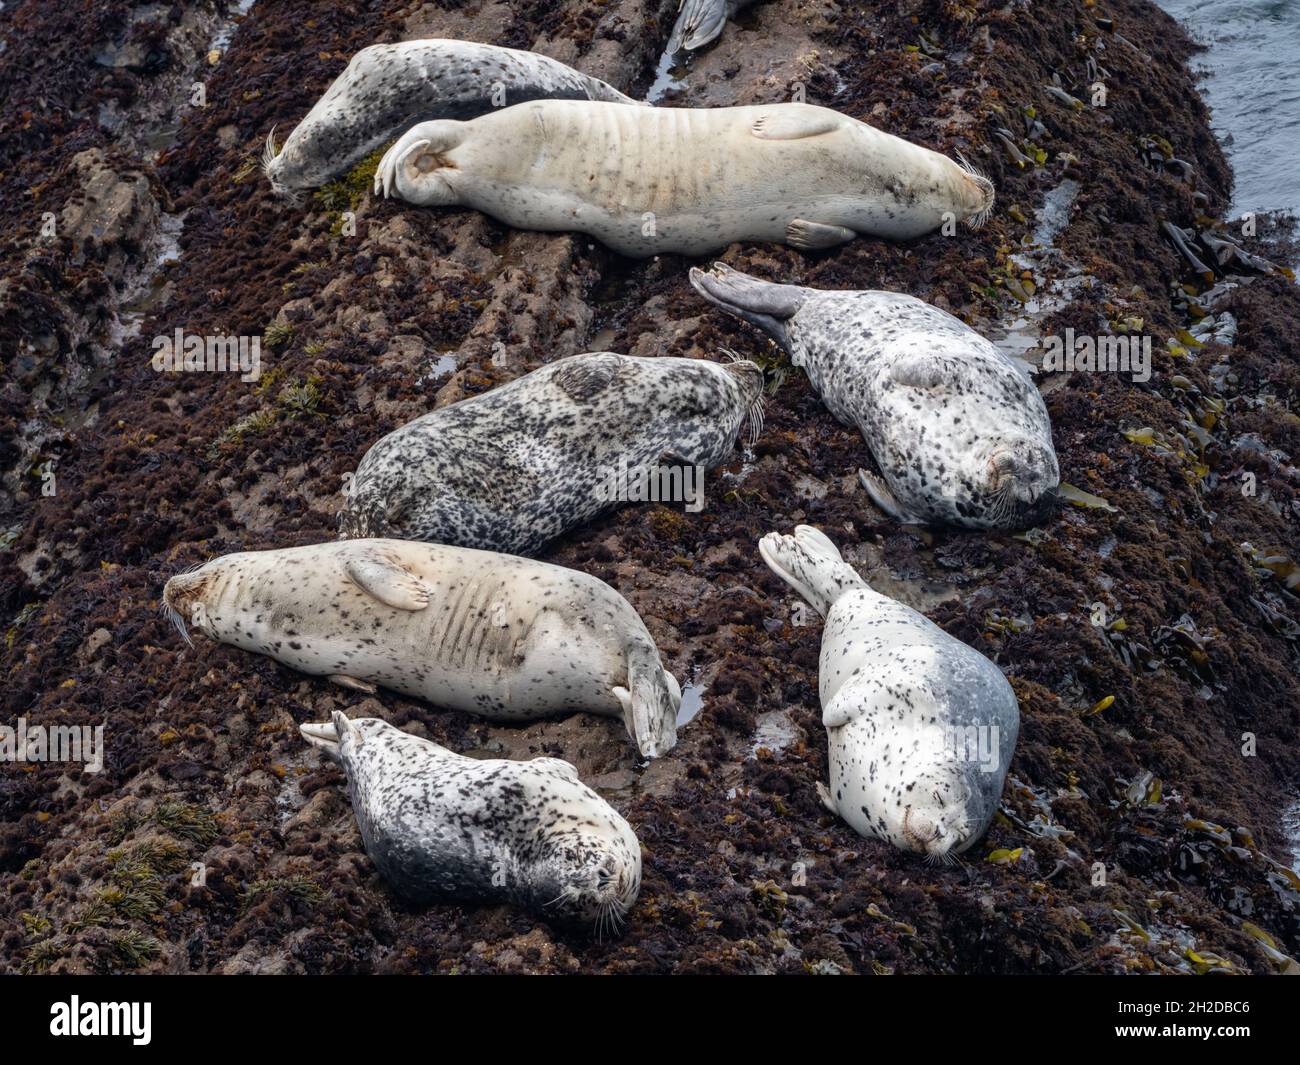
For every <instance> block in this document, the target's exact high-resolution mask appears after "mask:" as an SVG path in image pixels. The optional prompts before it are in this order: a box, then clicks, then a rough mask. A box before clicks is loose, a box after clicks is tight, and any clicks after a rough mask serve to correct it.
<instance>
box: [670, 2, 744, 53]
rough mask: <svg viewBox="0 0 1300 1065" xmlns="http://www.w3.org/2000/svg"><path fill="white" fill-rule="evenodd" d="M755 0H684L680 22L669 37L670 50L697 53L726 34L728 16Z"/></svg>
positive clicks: (733, 14) (680, 11)
mask: <svg viewBox="0 0 1300 1065" xmlns="http://www.w3.org/2000/svg"><path fill="white" fill-rule="evenodd" d="M752 3H754V0H681V4H680V5H679V7H680V10H679V12H678V14H677V22H676V23H675V24H674V25H673V32H672V36H670V37H669V38H668V51H669V53H677V52H693V51H695V50H696V49H697V48H703V47H704V46H705V45H706V44H708V43H709V42H710V41H713V40H716V39H717V38H718V37H719V36H721V34H722V28H723V27H724V26H725V25H726V24H727V20H728V19H732V18H735V17H736V12H738V11H741V10H742V9H744V8H747V7H749V5H750V4H752Z"/></svg>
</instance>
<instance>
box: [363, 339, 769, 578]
mask: <svg viewBox="0 0 1300 1065" xmlns="http://www.w3.org/2000/svg"><path fill="white" fill-rule="evenodd" d="M762 400H763V371H762V370H760V369H759V368H758V367H757V366H755V365H754V364H753V363H752V362H733V363H731V364H729V365H725V366H724V365H719V364H718V363H713V362H707V361H705V360H702V359H673V358H636V357H633V356H628V355H615V354H613V353H612V352H607V351H606V352H597V353H594V354H589V355H573V356H571V357H569V358H567V359H560V360H558V361H556V362H553V363H551V364H549V365H547V366H543V367H541V369H538V370H534V371H533V372H532V373H529V374H525V375H524V376H523V377H520V378H519V379H518V380H515V381H512V382H510V383H509V384H507V385H503V386H501V387H500V388H496V389H493V390H492V391H491V392H485V393H483V394H482V395H478V396H474V397H472V398H470V399H465V400H462V401H461V402H459V403H453V404H451V405H450V406H447V407H443V408H442V409H441V410H436V411H433V412H432V413H430V414H426V415H424V416H423V417H421V418H417V419H416V420H415V421H413V422H411V423H409V424H407V425H404V426H402V428H400V429H397V430H395V431H394V432H391V433H389V434H388V435H387V436H386V437H384V438H383V439H382V440H380V441H379V442H378V443H377V444H375V445H374V446H373V447H372V448H371V449H370V450H369V451H368V452H366V455H365V457H364V458H363V459H362V460H361V464H360V465H359V466H358V467H357V472H356V476H355V477H353V478H352V479H351V482H350V484H349V486H348V494H347V504H346V506H345V508H344V511H343V514H342V515H341V516H340V523H339V525H340V531H341V533H342V535H344V536H349V537H353V536H396V537H400V538H402V539H407V540H430V541H432V542H434V543H440V544H460V545H461V546H463V547H481V548H486V549H489V550H493V551H505V552H508V553H510V554H531V553H532V552H534V551H537V550H538V549H540V548H541V547H542V546H543V545H544V544H546V543H547V542H548V541H549V540H551V539H553V538H554V537H556V536H559V535H561V534H562V533H564V532H566V531H568V530H569V529H572V528H575V527H576V526H578V525H581V524H582V523H583V522H586V521H589V520H590V519H592V518H594V517H595V516H596V515H597V514H599V513H601V512H602V511H604V510H608V509H610V508H612V507H614V506H617V505H618V503H619V502H620V501H621V500H623V499H628V498H633V499H635V498H644V493H642V494H640V495H638V494H637V493H635V492H631V491H627V490H626V489H627V488H628V487H630V482H632V481H633V480H634V479H637V481H638V483H639V482H640V481H643V480H645V479H646V478H649V477H653V478H655V479H656V481H657V482H658V481H659V480H661V479H662V478H663V476H664V474H665V473H667V474H668V475H669V476H670V477H672V476H676V477H677V479H678V484H679V487H680V489H681V491H680V492H679V493H678V494H679V495H684V496H685V497H686V500H685V501H686V505H687V509H688V510H698V509H699V507H700V506H701V505H702V504H703V497H702V493H701V488H700V485H699V483H698V482H699V478H700V476H701V475H702V473H703V471H704V470H705V469H711V468H712V467H714V466H716V465H718V463H720V462H722V461H723V460H724V459H725V458H726V456H727V455H728V454H729V453H730V452H731V450H732V447H733V445H734V444H735V442H736V437H737V435H738V434H739V433H740V429H741V426H742V424H743V423H744V422H745V421H746V419H749V421H750V431H751V435H753V434H755V433H756V432H757V427H758V426H759V425H760V424H761V419H762V406H761V404H762ZM688 482H690V483H688ZM654 487H655V489H656V493H655V494H656V496H658V497H659V498H662V497H663V496H662V494H661V493H659V492H658V487H659V485H658V483H656V485H655V486H654ZM670 487H671V485H670Z"/></svg>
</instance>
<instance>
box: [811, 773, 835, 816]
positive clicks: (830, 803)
mask: <svg viewBox="0 0 1300 1065" xmlns="http://www.w3.org/2000/svg"><path fill="white" fill-rule="evenodd" d="M817 798H819V799H821V801H822V805H823V806H825V807H826V809H828V810H829V811H830V812H831V813H833V814H834V815H835V816H836V817H839V816H840V812H839V810H838V809H836V807H835V799H834V798H833V797H832V796H831V789H830V788H828V787H827V786H826V785H825V784H823V783H822V782H821V781H820V780H819V781H817Z"/></svg>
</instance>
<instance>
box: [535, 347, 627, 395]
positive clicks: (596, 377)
mask: <svg viewBox="0 0 1300 1065" xmlns="http://www.w3.org/2000/svg"><path fill="white" fill-rule="evenodd" d="M622 365H623V360H622V359H621V358H620V357H619V356H618V355H615V354H613V353H612V352H607V351H598V352H594V353H592V354H589V355H571V356H569V357H568V358H567V359H561V360H560V361H559V363H558V364H557V365H556V367H555V370H554V372H553V373H552V374H551V383H552V384H554V385H555V386H556V387H557V388H558V389H559V390H560V391H561V392H563V393H564V394H565V395H566V396H568V397H569V398H570V399H571V400H573V401H574V402H575V403H586V402H587V401H588V400H590V399H593V398H594V397H596V396H598V395H599V394H600V393H601V392H603V391H605V389H606V388H608V387H609V385H610V383H611V382H612V381H613V380H614V378H615V377H617V376H618V371H619V370H620V369H621V367H622Z"/></svg>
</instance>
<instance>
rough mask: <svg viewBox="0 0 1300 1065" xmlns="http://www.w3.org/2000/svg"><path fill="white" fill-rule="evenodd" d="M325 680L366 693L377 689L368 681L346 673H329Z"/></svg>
mask: <svg viewBox="0 0 1300 1065" xmlns="http://www.w3.org/2000/svg"><path fill="white" fill-rule="evenodd" d="M325 679H326V680H332V681H333V682H334V683H335V684H337V685H338V686H339V687H340V688H351V689H352V690H353V691H358V692H365V693H366V694H367V695H374V694H375V692H377V691H378V690H379V689H378V688H376V687H375V686H374V685H373V684H371V683H370V682H369V681H364V680H357V678H356V677H349V676H348V675H347V674H346V673H331V674H330V675H329V676H328V677H326V678H325Z"/></svg>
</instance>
